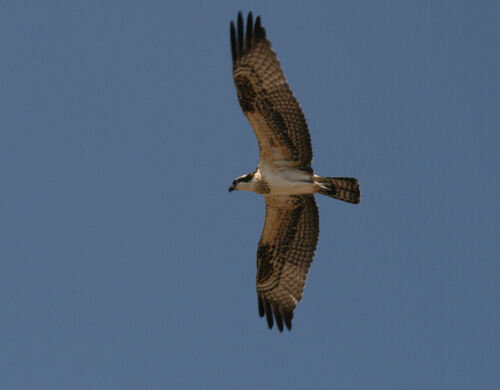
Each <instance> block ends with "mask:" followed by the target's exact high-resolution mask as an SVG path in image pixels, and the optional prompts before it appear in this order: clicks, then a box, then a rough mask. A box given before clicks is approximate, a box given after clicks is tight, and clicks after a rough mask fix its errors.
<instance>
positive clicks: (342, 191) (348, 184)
mask: <svg viewBox="0 0 500 390" xmlns="http://www.w3.org/2000/svg"><path fill="white" fill-rule="evenodd" d="M314 179H315V181H316V183H318V184H319V185H320V188H319V190H318V192H319V193H320V194H321V195H326V196H330V197H332V198H335V199H340V200H343V201H344V202H349V203H355V204H357V203H359V202H360V201H361V191H360V190H359V182H358V179H355V178H353V177H320V176H315V178H314Z"/></svg>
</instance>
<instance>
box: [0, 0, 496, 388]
mask: <svg viewBox="0 0 500 390" xmlns="http://www.w3.org/2000/svg"><path fill="white" fill-rule="evenodd" d="M0 10H1V12H0V47H1V53H2V60H1V61H0V69H1V75H2V77H1V81H0V83H1V88H0V128H1V137H0V139H1V142H0V179H1V183H2V186H1V188H2V189H1V191H0V218H1V223H0V242H1V245H0V248H1V249H0V255H1V261H0V307H1V308H2V318H1V320H0V345H1V348H0V374H1V375H0V387H1V388H4V389H110V388H120V389H139V388H140V389H165V388H169V389H184V388H185V389H188V388H211V389H268V388H274V389H285V388H286V389H299V388H302V389H303V388H317V389H331V388H336V389H384V390H388V389H398V390H399V389H439V390H441V389H473V388H476V389H498V388H500V374H499V371H498V362H499V361H500V337H499V329H500V310H498V307H499V301H500V286H499V285H500V283H499V280H500V262H499V258H498V236H499V230H500V229H499V228H500V226H499V206H498V198H499V196H500V179H499V173H498V169H499V168H498V167H499V166H500V157H499V152H498V151H499V148H500V135H499V134H500V133H499V119H500V118H499V112H500V105H499V101H500V99H499V80H500V74H499V73H500V71H499V69H500V65H499V62H500V61H499V60H500V51H499V50H498V49H499V45H498V43H499V40H498V37H499V36H500V28H499V24H498V20H499V17H500V5H499V3H498V2H496V1H478V2H465V1H439V2H435V1H405V2H399V1H377V2H372V1H361V2H352V1H332V2H315V1H309V2H300V3H299V2H284V1H273V2H267V1H266V2H264V1H255V2H242V1H225V2H201V1H197V2H184V3H181V2H167V1H144V2H132V1H120V2H117V1H115V2H113V1H104V2H103V1H99V2H95V1H89V2H65V1H57V2H56V1H47V2H15V1H6V2H3V3H2V5H1V6H0ZM239 10H242V11H243V12H245V13H246V12H247V11H249V10H253V11H254V13H255V14H260V15H261V16H262V21H263V25H264V27H265V28H266V30H267V34H268V36H269V37H270V39H271V42H272V44H273V47H274V48H275V49H276V51H277V53H278V56H279V58H280V60H281V63H282V65H283V67H284V69H285V72H286V75H287V77H288V80H289V82H290V84H291V86H292V89H293V90H294V92H295V94H296V96H297V97H298V99H299V100H300V102H301V104H302V107H303V109H304V111H305V114H306V117H307V119H308V123H309V127H310V130H311V136H312V141H313V147H314V151H315V160H314V168H315V169H316V171H317V173H318V174H321V175H324V176H355V177H358V178H359V180H360V182H361V186H362V187H361V188H362V191H363V200H362V203H361V205H359V206H352V205H349V204H344V203H342V202H339V201H336V200H333V199H330V198H326V197H319V196H318V204H319V208H320V220H321V233H320V242H319V247H318V250H317V253H316V258H315V262H314V264H313V266H312V270H311V273H310V275H309V279H308V284H307V288H306V291H305V295H304V300H303V302H302V303H300V304H299V305H298V308H297V310H296V313H295V318H294V328H293V331H292V332H286V333H283V334H279V333H278V332H277V331H276V330H275V329H274V330H273V331H269V330H268V329H267V326H266V323H265V321H264V320H263V319H261V318H259V317H258V314H257V297H256V292H255V274H256V248H257V242H258V240H259V237H260V233H261V230H262V226H263V222H264V200H263V199H262V197H260V196H257V195H255V194H252V193H244V192H238V193H232V194H228V192H227V188H228V186H229V185H230V184H231V181H232V180H233V178H234V177H236V176H239V175H241V174H243V173H247V172H250V171H252V170H253V169H254V168H255V166H256V165H257V162H258V148H257V143H256V140H255V136H254V134H253V132H252V130H251V128H250V125H249V124H248V122H247V120H246V119H245V117H244V116H243V114H242V113H241V110H240V108H239V105H238V102H237V99H236V92H235V89H234V86H233V81H232V75H231V63H230V48H229V22H230V20H232V19H234V18H235V17H236V14H237V12H238V11H239Z"/></svg>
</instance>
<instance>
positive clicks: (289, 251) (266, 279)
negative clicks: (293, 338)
mask: <svg viewBox="0 0 500 390" xmlns="http://www.w3.org/2000/svg"><path fill="white" fill-rule="evenodd" d="M265 198H266V222H265V224H264V230H263V232H262V237H261V239H260V242H259V247H258V250H257V295H258V303H259V315H260V316H261V317H263V316H264V315H265V316H266V319H267V324H268V326H269V328H272V327H273V324H274V321H273V315H274V320H276V324H277V326H278V329H279V330H280V331H282V330H283V324H284V325H286V327H287V328H288V329H289V330H290V329H291V328H292V318H293V312H294V310H295V306H296V305H297V301H300V300H301V299H302V294H303V292H304V287H305V283H306V279H307V274H308V272H309V268H310V267H311V264H312V261H313V258H314V252H315V250H316V246H317V243H318V236H319V215H318V207H317V206H316V201H315V199H314V195H290V196H270V195H267V196H266V197H265Z"/></svg>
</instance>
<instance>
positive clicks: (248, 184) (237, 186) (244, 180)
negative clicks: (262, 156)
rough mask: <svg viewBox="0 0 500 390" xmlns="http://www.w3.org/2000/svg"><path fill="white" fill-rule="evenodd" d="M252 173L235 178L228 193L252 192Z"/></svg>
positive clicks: (253, 185) (253, 184)
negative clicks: (235, 191)
mask: <svg viewBox="0 0 500 390" xmlns="http://www.w3.org/2000/svg"><path fill="white" fill-rule="evenodd" d="M253 178H254V172H252V173H248V174H246V175H243V176H240V177H237V178H236V179H234V180H233V184H231V187H229V192H231V191H234V190H237V191H253V190H254V187H255V183H254V182H253Z"/></svg>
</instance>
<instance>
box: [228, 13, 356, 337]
mask: <svg viewBox="0 0 500 390" xmlns="http://www.w3.org/2000/svg"><path fill="white" fill-rule="evenodd" d="M230 35H231V54H232V59H233V77H234V84H235V85H236V90H237V92H238V100H239V102H240V106H241V109H242V110H243V113H244V114H245V116H246V117H247V118H248V120H249V121H250V124H251V125H252V127H253V129H254V131H255V135H256V136H257V141H258V144H259V149H260V162H259V165H258V167H257V169H255V171H253V172H252V173H249V174H246V175H243V176H240V177H238V178H236V179H235V180H234V181H233V183H232V185H231V186H230V187H229V192H231V191H233V190H245V191H253V192H255V193H257V194H262V195H264V198H265V200H266V220H265V223H264V230H263V231H262V236H261V238H260V242H259V246H258V249H257V295H258V306H259V315H260V316H261V317H264V315H265V316H266V319H267V324H268V326H269V328H270V329H271V328H272V327H273V324H274V321H276V325H277V327H278V329H279V330H280V332H282V331H283V328H284V327H283V325H286V327H287V328H288V330H291V328H292V318H293V312H294V310H295V306H296V305H297V301H300V300H302V294H303V292H304V287H305V284H306V279H307V274H308V272H309V268H310V267H311V263H312V261H313V258H314V252H315V251H316V246H317V243H318V236H319V213H318V206H317V205H316V200H315V198H314V194H315V193H319V194H322V195H326V196H330V197H332V198H336V199H340V200H343V201H346V202H349V203H355V204H357V203H359V202H360V199H361V192H360V190H359V183H358V180H357V179H355V178H352V177H336V178H334V177H321V176H318V175H315V174H314V171H313V169H312V167H311V163H312V158H313V153H312V147H311V137H310V135H309V130H308V127H307V122H306V118H305V116H304V113H303V112H302V109H301V108H300V104H299V102H298V101H297V99H296V98H295V96H294V94H293V92H292V90H291V89H290V86H289V85H288V83H287V80H286V77H285V74H284V73H283V69H281V65H280V62H279V60H278V58H277V57H276V53H275V52H274V50H273V49H272V47H271V43H270V42H269V40H268V39H267V37H266V31H265V30H264V28H263V27H262V25H261V20H260V16H257V18H256V19H255V24H254V20H253V16H252V13H251V12H250V13H249V14H248V17H247V23H246V31H245V29H244V23H243V16H242V15H241V12H240V13H239V14H238V19H237V24H236V27H235V25H234V23H233V22H231V25H230ZM273 317H274V318H273Z"/></svg>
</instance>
